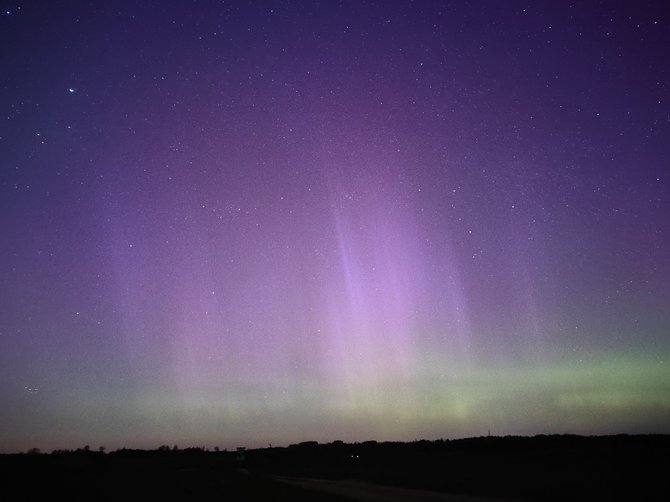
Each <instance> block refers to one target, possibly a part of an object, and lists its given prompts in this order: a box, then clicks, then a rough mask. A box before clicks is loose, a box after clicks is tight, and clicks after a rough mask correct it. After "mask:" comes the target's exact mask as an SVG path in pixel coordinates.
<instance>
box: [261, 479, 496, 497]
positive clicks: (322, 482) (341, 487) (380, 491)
mask: <svg viewBox="0 0 670 502" xmlns="http://www.w3.org/2000/svg"><path fill="white" fill-rule="evenodd" d="M273 479H275V480H277V481H280V482H282V483H287V484H290V485H293V486H297V487H300V488H304V489H306V490H312V491H319V492H325V493H331V494H333V495H339V496H342V497H346V498H349V499H352V500H358V501H361V502H406V501H407V500H412V501H413V502H502V501H503V500H509V499H499V498H488V497H475V496H471V495H458V494H448V493H439V492H429V491H424V490H412V489H409V488H400V487H397V486H384V485H376V484H373V483H366V482H363V481H355V480H350V479H347V480H331V479H312V478H289V477H283V476H275V477H274V478H273Z"/></svg>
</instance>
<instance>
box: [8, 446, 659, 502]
mask: <svg viewBox="0 0 670 502" xmlns="http://www.w3.org/2000/svg"><path fill="white" fill-rule="evenodd" d="M0 469H1V471H0V472H2V475H1V479H2V486H3V492H4V494H9V493H16V494H17V495H18V497H16V498H14V497H13V498H14V499H16V500H47V499H54V498H56V497H58V498H65V499H67V500H196V499H205V498H206V499H210V500H214V499H216V500H233V501H236V500H295V501H301V500H326V501H328V500H333V501H335V500H345V499H344V498H341V497H338V496H335V495H329V494H326V493H324V492H317V491H313V490H310V489H305V488H302V487H300V486H297V485H296V484H287V483H285V482H282V481H281V480H279V479H277V478H276V477H277V476H289V477H299V478H317V479H329V480H337V479H340V480H345V479H346V480H351V479H355V480H362V481H369V482H371V483H376V484H382V485H392V486H398V487H404V488H413V489H420V490H431V491H436V492H443V493H451V494H470V495H479V496H489V497H499V498H514V499H522V500H523V499H527V500H614V499H617V500H622V499H628V500H668V496H669V495H668V485H669V483H670V482H669V481H668V478H667V476H668V472H670V436H608V437H579V436H538V437H534V438H518V437H506V438H473V439H463V440H455V441H416V442H412V443H376V442H373V441H370V442H365V443H360V444H345V443H341V442H334V443H329V444H323V445H317V444H315V443H301V444H300V445H294V446H291V447H288V448H267V449H257V450H248V451H246V452H245V453H244V455H243V457H242V456H240V455H239V454H238V453H237V452H210V451H204V450H201V449H185V450H178V451H139V450H118V451H116V452H112V453H108V454H103V453H98V452H91V451H83V450H81V451H76V452H66V453H62V452H61V453H57V454H49V455H45V454H20V455H2V456H0ZM401 493H406V492H401ZM360 500H363V498H361V499H360ZM379 500H381V499H379ZM389 500H390V499H389Z"/></svg>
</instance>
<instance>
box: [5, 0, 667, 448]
mask: <svg viewBox="0 0 670 502" xmlns="http://www.w3.org/2000/svg"><path fill="white" fill-rule="evenodd" d="M669 12H670V11H669V10H668V7H667V5H666V3H665V2H653V1H649V2H634V3H633V2H629V3H625V2H615V3H602V4H601V3H596V2H573V3H566V2H540V3H525V2H518V1H510V2H499V1H481V2H469V3H465V2H445V1H430V0H426V1H418V2H411V1H380V0H370V1H348V0H345V1H342V2H327V1H316V0H315V1H313V2H302V1H301V2H298V1H290V0H287V1H272V0H268V1H264V2H226V3H222V2H218V1H214V0H197V1H193V2H163V1H158V0H149V1H146V2H134V1H132V2H131V1H125V0H123V1H116V2H109V3H100V2H94V3H93V4H92V3H91V2H88V1H83V0H74V1H68V2H59V1H53V2H26V3H16V2H9V3H7V2H5V4H4V6H3V7H2V9H0V110H1V111H2V113H1V114H0V163H1V164H0V284H1V285H2V287H1V288H0V450H3V451H25V450H27V449H29V448H33V447H39V448H42V449H46V450H51V449H56V448H77V447H81V446H82V445H85V444H90V445H91V446H93V443H94V442H95V441H100V442H101V443H102V444H104V445H105V446H107V447H109V448H116V447H121V446H127V447H153V446H154V445H160V444H163V443H165V438H168V437H169V438H171V441H174V442H176V443H177V444H183V445H188V444H196V445H210V446H214V445H215V444H216V443H217V442H218V443H219V446H221V447H224V446H225V447H228V448H233V447H235V446H236V445H247V446H263V445H267V444H268V443H272V444H275V443H276V444H290V443H295V442H299V441H301V440H304V439H305V438H309V439H315V440H317V441H319V442H327V441H332V440H336V439H341V440H346V441H362V440H365V439H368V438H370V437H376V438H378V439H392V440H399V441H407V440H413V439H415V438H422V437H426V438H439V437H470V436H477V435H480V434H485V433H486V432H487V431H489V430H490V431H492V433H493V434H496V435H502V436H505V435H529V436H533V435H536V434H539V433H572V434H582V435H600V434H616V433H665V434H667V433H670V336H669V334H670V308H668V306H670V218H668V217H667V215H668V214H670V203H669V201H670V199H669V198H668V181H669V180H670V176H669V175H670V168H669V165H668V159H670V141H668V138H670V18H669Z"/></svg>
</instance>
